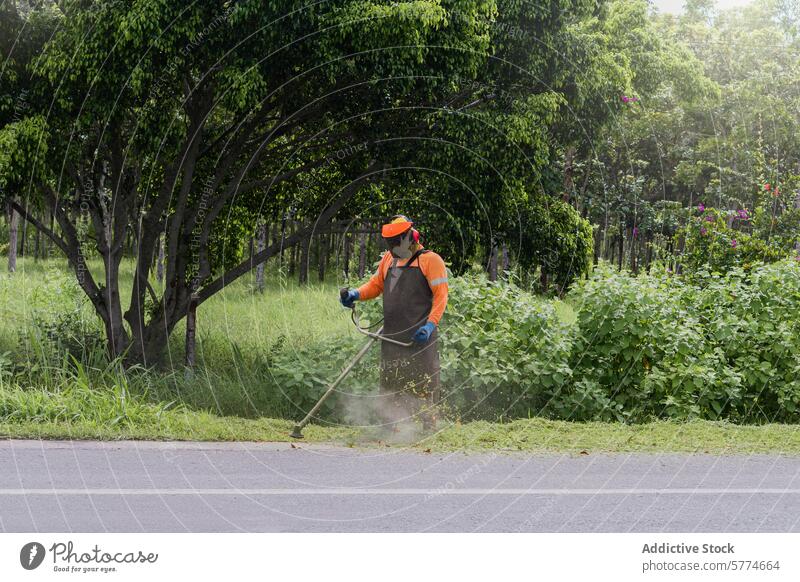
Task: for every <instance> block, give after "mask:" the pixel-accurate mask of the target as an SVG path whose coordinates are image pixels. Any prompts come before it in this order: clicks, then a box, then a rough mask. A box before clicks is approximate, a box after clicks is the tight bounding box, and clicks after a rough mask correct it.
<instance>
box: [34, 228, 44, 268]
mask: <svg viewBox="0 0 800 582" xmlns="http://www.w3.org/2000/svg"><path fill="white" fill-rule="evenodd" d="M35 230H36V232H35V233H34V239H33V260H34V261H36V262H37V263H38V262H39V258H40V254H41V252H42V240H41V239H42V233H41V232H39V229H38V228H37V229H35Z"/></svg>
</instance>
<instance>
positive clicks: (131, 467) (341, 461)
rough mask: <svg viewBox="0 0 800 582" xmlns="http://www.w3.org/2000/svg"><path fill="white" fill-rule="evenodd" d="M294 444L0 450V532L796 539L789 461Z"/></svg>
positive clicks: (799, 464) (799, 463) (32, 444)
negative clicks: (765, 535)
mask: <svg viewBox="0 0 800 582" xmlns="http://www.w3.org/2000/svg"><path fill="white" fill-rule="evenodd" d="M297 447H298V448H292V447H291V445H289V444H288V443H287V444H283V443H266V444H256V443H153V442H112V443H98V442H86V441H20V440H6V441H0V531H5V532H94V531H101V532H103V531H108V532H142V531H144V532H185V531H191V532H215V531H231V532H236V531H247V532H252V531H260V532H261V531H266V532H299V531H313V532H356V531H357V532H418V531H420V532H421V531H432V532H440V531H446V532H453V531H455V532H473V531H481V532H516V531H532V532H679V531H680V532H684V531H688V532H793V531H800V457H787V456H780V455H752V456H747V455H743V456H727V457H722V456H713V455H683V454H658V455H651V454H641V453H632V454H628V453H625V454H614V455H611V454H589V455H575V454H565V455H558V454H548V455H542V454H539V455H530V454H524V455H523V454H516V453H514V454H508V453H504V454H480V455H476V454H470V455H466V454H463V453H454V454H437V453H433V454H425V453H411V452H407V451H402V450H399V449H397V448H392V447H387V448H382V449H370V450H355V449H349V448H337V447H329V446H321V445H310V444H305V443H301V444H299V445H297Z"/></svg>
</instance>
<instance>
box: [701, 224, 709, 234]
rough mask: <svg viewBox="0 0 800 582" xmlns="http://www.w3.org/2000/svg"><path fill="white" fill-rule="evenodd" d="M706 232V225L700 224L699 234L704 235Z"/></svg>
mask: <svg viewBox="0 0 800 582" xmlns="http://www.w3.org/2000/svg"><path fill="white" fill-rule="evenodd" d="M707 232H708V231H707V230H706V227H705V226H701V227H700V234H701V235H702V236H706V233H707Z"/></svg>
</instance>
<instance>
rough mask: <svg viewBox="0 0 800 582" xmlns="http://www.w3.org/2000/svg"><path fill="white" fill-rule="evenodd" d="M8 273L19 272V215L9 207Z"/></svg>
mask: <svg viewBox="0 0 800 582" xmlns="http://www.w3.org/2000/svg"><path fill="white" fill-rule="evenodd" d="M6 216H7V217H8V272H9V273H16V272H17V234H18V232H19V214H17V211H16V210H14V209H13V208H11V207H10V205H9V207H8V209H7V215H6Z"/></svg>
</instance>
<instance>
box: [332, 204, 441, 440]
mask: <svg viewBox="0 0 800 582" xmlns="http://www.w3.org/2000/svg"><path fill="white" fill-rule="evenodd" d="M413 225H414V223H413V222H412V221H411V220H410V219H409V218H408V217H406V216H403V215H401V214H398V215H396V216H394V217H392V219H391V221H390V222H389V223H388V224H384V225H383V227H382V228H381V236H382V237H383V241H384V244H385V245H386V248H387V249H388V251H389V252H386V253H384V254H383V257H382V259H381V262H380V264H379V265H378V269H377V271H376V272H375V274H374V275H373V276H372V277H371V278H370V280H369V281H367V282H366V283H365V284H364V285H361V286H360V287H359V288H358V289H350V290H349V291H348V293H347V294H346V295H343V296H341V302H342V305H344V306H345V307H352V306H353V304H354V302H355V301H358V300H361V301H365V300H368V299H374V298H376V297H378V296H379V295H381V294H383V331H382V334H381V335H384V336H386V337H389V338H391V339H394V340H397V341H400V342H404V343H408V342H413V345H412V346H411V347H404V346H400V345H397V344H394V343H391V342H385V341H382V342H381V366H380V369H381V375H380V377H381V382H380V392H381V395H382V396H384V397H385V398H388V400H389V401H390V403H391V406H390V407H389V408H390V409H391V410H392V412H393V414H392V415H391V420H392V421H398V420H400V416H401V415H404V414H405V415H408V414H414V413H416V412H419V415H420V417H421V420H422V424H423V427H424V428H426V429H430V428H434V427H435V425H436V420H437V418H436V417H437V410H438V405H439V400H440V390H439V349H438V338H439V332H438V326H439V321H440V320H441V318H442V314H443V313H444V310H445V307H446V306H447V292H448V286H447V270H446V268H445V265H444V261H443V260H442V257H440V256H439V255H438V254H436V253H435V252H433V251H431V250H429V249H426V248H423V246H422V244H421V243H420V242H419V232H417V230H416V229H415V228H414V227H413ZM384 412H386V410H384Z"/></svg>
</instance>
